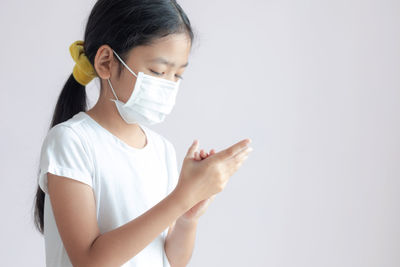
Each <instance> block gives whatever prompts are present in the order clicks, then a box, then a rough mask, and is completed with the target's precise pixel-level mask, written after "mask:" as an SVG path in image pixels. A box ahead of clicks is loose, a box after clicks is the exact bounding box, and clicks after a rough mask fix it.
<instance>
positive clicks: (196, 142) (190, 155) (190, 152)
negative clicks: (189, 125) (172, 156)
mask: <svg viewBox="0 0 400 267" xmlns="http://www.w3.org/2000/svg"><path fill="white" fill-rule="evenodd" d="M198 147H199V140H197V139H195V140H194V141H193V143H192V145H191V146H190V147H189V149H188V151H187V153H186V158H193V157H194V152H196V150H197V148H198Z"/></svg>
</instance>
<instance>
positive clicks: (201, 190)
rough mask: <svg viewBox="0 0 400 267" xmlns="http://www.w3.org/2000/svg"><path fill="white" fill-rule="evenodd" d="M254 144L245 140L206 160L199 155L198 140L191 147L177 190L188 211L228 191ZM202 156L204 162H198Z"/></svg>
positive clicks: (185, 159)
mask: <svg viewBox="0 0 400 267" xmlns="http://www.w3.org/2000/svg"><path fill="white" fill-rule="evenodd" d="M250 142H251V140H250V139H249V138H247V139H243V140H241V141H239V142H237V143H236V144H234V145H232V146H230V147H228V148H226V149H224V150H221V151H220V152H218V153H214V152H213V151H211V152H210V154H209V155H207V157H206V158H204V156H205V154H204V153H203V152H200V154H199V155H198V154H196V153H195V152H196V151H197V148H198V141H197V140H195V141H194V142H193V143H192V144H191V145H190V147H189V149H188V151H187V153H186V156H185V157H184V160H183V163H182V168H181V172H180V175H179V180H178V184H177V186H176V187H175V189H174V194H176V195H178V196H179V198H180V199H181V204H182V207H184V208H185V211H187V210H188V209H190V208H192V207H193V206H194V205H196V204H197V203H199V202H200V201H202V200H205V201H207V199H208V198H210V197H212V196H213V195H215V194H217V193H219V192H221V191H222V190H223V189H224V187H225V186H226V184H227V183H228V181H229V178H230V177H231V176H232V175H233V174H234V173H235V172H236V171H237V170H238V169H239V168H240V166H241V165H242V164H243V162H244V161H245V160H246V159H247V158H248V154H249V153H250V152H251V151H252V150H253V149H252V148H251V147H249V146H248V144H249V143H250ZM199 156H200V158H201V160H198V159H199Z"/></svg>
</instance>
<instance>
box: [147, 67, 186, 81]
mask: <svg viewBox="0 0 400 267" xmlns="http://www.w3.org/2000/svg"><path fill="white" fill-rule="evenodd" d="M149 70H150V71H151V72H152V73H154V74H156V75H158V76H160V75H162V73H159V72H157V71H154V70H152V69H149ZM175 76H176V77H178V78H179V79H183V77H182V76H181V75H178V74H175Z"/></svg>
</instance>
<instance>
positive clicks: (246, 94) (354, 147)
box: [0, 0, 400, 267]
mask: <svg viewBox="0 0 400 267" xmlns="http://www.w3.org/2000/svg"><path fill="white" fill-rule="evenodd" d="M93 4H94V1H82V0H79V1H78V0H69V1H54V0H52V1H50V0H48V1H43V0H41V1H27V0H25V1H11V0H2V1H1V2H0V33H1V42H0V51H1V63H0V82H1V85H0V88H1V98H0V114H1V117H0V120H1V124H0V127H1V139H0V146H1V150H0V153H1V154H0V160H1V161H0V162H1V163H0V164H1V168H0V177H1V179H0V197H1V201H0V210H1V220H0V236H1V238H0V254H1V257H0V258H1V263H0V265H2V266H44V264H45V254H44V239H43V237H42V236H41V235H40V234H39V233H38V232H37V231H36V230H35V228H34V226H33V219H32V218H33V217H32V214H33V198H34V194H35V192H36V188H37V184H36V178H37V177H36V174H37V170H38V163H39V153H40V147H41V145H42V141H43V139H44V137H45V135H46V132H47V130H48V127H49V125H50V120H51V117H52V114H53V109H54V106H55V104H56V101H57V98H58V95H59V93H60V91H61V88H62V86H63V84H64V83H65V81H66V79H67V77H68V76H69V75H70V74H71V72H72V68H73V60H72V58H71V57H70V54H69V50H68V48H69V45H70V44H71V43H72V42H74V41H75V40H81V39H82V38H83V31H84V27H85V24H86V19H87V16H88V15H89V12H90V10H91V8H92V5H93ZM180 4H181V5H182V7H183V8H184V10H185V11H186V13H187V14H188V16H189V18H190V19H191V22H192V24H193V26H194V28H195V30H196V34H197V35H196V38H197V40H196V41H195V42H196V43H195V47H194V49H193V51H192V54H191V57H190V59H189V60H190V64H189V67H188V69H187V70H186V72H185V73H184V75H183V76H184V81H182V84H181V90H180V93H179V95H178V98H177V104H176V106H175V108H174V110H173V112H172V113H171V115H170V116H169V117H167V119H166V120H165V122H164V123H163V124H160V125H157V126H154V127H153V129H154V130H156V131H158V132H159V133H161V134H162V135H164V136H165V137H167V138H168V139H169V140H171V141H172V142H173V143H174V145H175V147H176V149H177V154H178V155H177V156H178V161H179V166H181V162H182V159H183V156H184V155H185V153H186V151H187V148H188V147H189V145H190V144H191V142H192V141H193V139H195V138H198V139H199V140H200V146H201V147H203V148H205V149H207V150H209V149H211V148H215V149H216V150H217V151H219V150H220V149H223V148H225V147H228V146H230V145H231V144H233V143H235V142H237V141H239V140H241V139H244V138H247V137H250V138H252V140H253V143H252V147H253V148H254V151H253V152H251V154H250V157H249V158H248V159H247V161H246V162H245V163H244V164H243V166H242V168H241V169H240V170H239V171H238V172H237V173H236V174H234V176H232V178H231V180H230V182H229V183H228V184H227V186H226V187H225V190H224V191H222V192H221V193H220V194H219V195H217V197H216V198H215V200H214V202H213V203H212V204H211V205H210V207H209V209H208V211H207V212H206V213H205V214H204V215H203V216H202V217H201V218H200V221H199V224H198V232H197V236H196V244H195V249H194V253H193V256H192V259H191V261H190V263H189V266H193V267H197V266H198V267H200V266H232V267H233V266H235V267H236V266H237V267H239V266H274V267H275V266H276V267H293V266H296V267H302V266H304V267H320V266H324V267H330V266H332V267H333V266H335V267H337V266H340V267H368V266H379V267H382V266H385V267H396V266H400V253H399V251H400V227H399V225H400V215H399V212H400V140H399V138H400V75H399V74H400V2H399V1H395V0H392V1H390V0H375V1H373V0H359V1H356V0H346V1H343V0H331V1H326V0H309V1H297V0H280V1H261V0H259V1H252V0H246V1H238V0H219V1H216V0H213V1H210V0H202V1H189V0H184V1H183V0H182V1H180ZM87 90H88V93H89V95H90V100H91V101H92V102H91V103H93V101H95V100H96V98H95V97H96V93H97V90H98V89H97V88H96V83H95V82H92V83H91V84H89V86H88V87H87Z"/></svg>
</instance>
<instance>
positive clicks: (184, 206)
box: [171, 187, 192, 214]
mask: <svg viewBox="0 0 400 267" xmlns="http://www.w3.org/2000/svg"><path fill="white" fill-rule="evenodd" d="M171 197H172V198H173V199H174V201H175V203H176V205H177V206H179V208H180V210H181V212H182V214H183V213H185V212H186V211H187V210H189V209H190V208H191V207H192V205H191V204H190V200H189V199H188V198H187V194H184V192H182V191H181V190H180V189H179V188H178V187H175V189H174V190H173V191H172V192H171Z"/></svg>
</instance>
